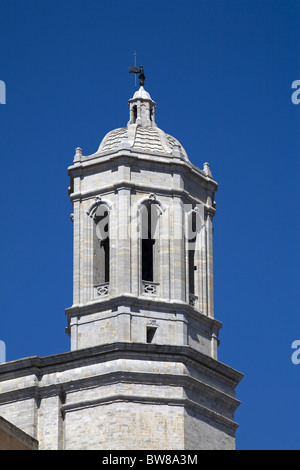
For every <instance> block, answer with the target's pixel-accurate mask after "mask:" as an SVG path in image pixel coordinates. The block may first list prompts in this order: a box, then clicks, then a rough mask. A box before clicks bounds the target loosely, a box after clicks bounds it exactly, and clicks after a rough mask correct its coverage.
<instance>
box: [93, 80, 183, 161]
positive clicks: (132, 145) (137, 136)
mask: <svg viewBox="0 0 300 470" xmlns="http://www.w3.org/2000/svg"><path fill="white" fill-rule="evenodd" d="M128 104H129V108H130V118H129V121H128V124H127V127H121V128H118V129H114V130H112V131H110V132H108V133H107V134H106V136H105V137H104V139H103V140H102V142H101V144H100V146H99V149H98V152H97V153H99V152H100V153H101V152H111V151H114V150H118V149H120V148H128V149H132V150H134V151H142V152H145V153H147V152H151V153H155V154H163V155H166V154H168V155H169V156H170V157H172V156H176V157H179V158H182V159H183V160H187V161H189V159H188V156H187V153H186V151H185V149H184V148H183V146H182V145H181V143H180V142H179V141H178V140H177V139H175V137H172V136H171V135H169V134H166V133H165V132H164V131H163V130H162V129H160V128H159V127H158V126H157V124H156V123H155V107H156V103H155V102H154V101H153V100H152V99H151V96H150V94H149V93H148V92H147V91H146V90H145V89H144V87H143V86H141V87H140V88H139V90H137V91H136V92H135V93H134V95H133V97H132V98H131V99H130V100H129V102H128Z"/></svg>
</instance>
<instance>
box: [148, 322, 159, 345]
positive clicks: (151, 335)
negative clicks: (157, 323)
mask: <svg viewBox="0 0 300 470" xmlns="http://www.w3.org/2000/svg"><path fill="white" fill-rule="evenodd" d="M156 330H157V328H155V327H153V326H147V343H152V341H153V338H154V336H155V333H156Z"/></svg>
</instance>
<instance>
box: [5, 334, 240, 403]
mask: <svg viewBox="0 0 300 470" xmlns="http://www.w3.org/2000/svg"><path fill="white" fill-rule="evenodd" d="M145 355H146V356H147V357H148V358H149V359H148V360H152V361H155V360H159V361H171V362H174V361H175V362H178V361H181V362H183V363H185V362H187V363H190V364H191V365H193V366H194V367H196V368H197V367H201V368H204V369H205V370H207V371H209V372H210V374H213V375H216V376H219V377H220V378H221V379H222V380H225V381H227V382H228V383H231V385H233V386H234V387H235V386H237V385H238V383H239V382H240V380H241V379H242V378H243V374H242V373H240V372H238V371H237V370H235V369H232V368H231V367H229V366H227V365H226V364H223V363H222V362H220V361H218V360H216V359H213V358H212V357H210V356H208V355H206V354H203V353H201V352H200V351H196V350H194V349H193V348H191V347H190V346H178V345H159V344H148V343H132V342H118V343H110V344H104V345H100V346H94V347H91V348H85V349H79V350H76V351H69V352H65V353H60V354H55V355H52V356H45V357H40V356H32V357H27V358H23V359H17V360H15V361H10V362H6V363H3V364H0V383H1V382H2V381H7V380H9V379H15V378H16V377H22V376H29V375H33V376H35V377H37V381H38V380H40V378H41V377H42V376H43V375H44V374H47V373H52V372H59V371H62V370H65V369H66V368H70V369H72V368H74V367H80V366H86V365H87V364H88V363H95V361H96V362H97V361H100V362H104V361H111V360H114V359H128V358H131V357H132V358H135V359H136V358H138V357H139V356H141V357H143V358H144V357H145ZM35 385H36V384H35ZM32 386H33V388H34V385H33V384H32V385H31V387H32ZM9 393H11V392H9ZM0 395H2V393H1V394H0Z"/></svg>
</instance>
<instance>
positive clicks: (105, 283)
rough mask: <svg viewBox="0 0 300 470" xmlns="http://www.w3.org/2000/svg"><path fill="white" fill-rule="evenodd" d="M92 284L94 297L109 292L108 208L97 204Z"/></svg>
mask: <svg viewBox="0 0 300 470" xmlns="http://www.w3.org/2000/svg"><path fill="white" fill-rule="evenodd" d="M93 219H94V226H93V284H94V289H95V295H96V297H103V296H104V295H107V294H108V293H109V281H110V238H109V209H108V207H107V206H106V205H105V204H99V205H98V206H97V208H96V210H95V211H94V214H93Z"/></svg>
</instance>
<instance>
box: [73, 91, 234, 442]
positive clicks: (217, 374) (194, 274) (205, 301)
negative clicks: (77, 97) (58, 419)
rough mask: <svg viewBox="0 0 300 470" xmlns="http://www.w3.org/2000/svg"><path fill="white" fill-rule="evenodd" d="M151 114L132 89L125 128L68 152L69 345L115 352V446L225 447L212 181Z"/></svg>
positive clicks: (225, 373)
mask: <svg viewBox="0 0 300 470" xmlns="http://www.w3.org/2000/svg"><path fill="white" fill-rule="evenodd" d="M155 109H156V103H155V102H154V101H153V100H152V98H151V97H150V95H149V93H148V92H147V91H145V89H144V87H143V86H141V87H140V89H139V90H138V91H136V92H135V93H134V96H133V97H132V98H131V99H130V100H129V121H128V123H127V126H126V127H123V128H118V129H115V130H113V131H110V132H108V134H107V135H106V136H105V137H104V139H103V140H102V142H101V144H100V146H99V148H98V151H97V152H96V153H94V154H93V155H89V156H83V155H82V151H81V149H80V148H78V149H76V154H75V158H74V163H73V165H72V166H71V167H70V168H69V175H70V179H71V186H70V197H71V201H72V203H73V214H72V220H73V223H74V300H73V306H72V307H71V308H69V309H67V311H66V313H67V316H68V333H69V335H70V338H71V350H78V349H82V348H89V347H93V346H99V345H107V344H110V345H112V344H122V348H125V350H126V354H125V356H126V361H127V362H126V365H125V367H124V368H122V374H123V377H124V378H125V382H126V390H127V395H126V400H125V401H122V399H121V398H120V397H119V394H117V395H118V400H119V399H120V401H118V403H119V404H118V405H117V404H116V402H115V403H114V404H113V405H109V406H110V407H113V408H115V407H116V408H117V409H118V411H117V412H116V414H115V417H116V419H117V421H118V420H119V419H124V418H125V421H126V423H128V425H127V428H126V432H124V430H125V428H124V427H123V434H122V436H123V437H120V438H119V439H120V443H119V445H120V446H124V445H125V442H126V445H127V446H129V447H130V445H138V446H140V447H141V448H142V447H144V446H146V447H147V446H148V445H149V447H151V446H154V447H155V446H158V445H163V447H164V446H165V447H167V448H169V447H170V446H171V447H173V448H184V447H187V448H198V447H200V448H202V447H214V446H215V447H222V446H225V447H229V448H231V447H234V430H235V428H236V425H235V423H234V421H233V412H234V409H235V408H236V407H237V405H238V402H237V401H236V400H235V398H234V387H235V385H236V384H237V382H238V381H239V379H240V375H239V374H238V373H237V374H236V373H233V371H232V370H231V371H230V372H229V369H227V368H226V367H225V366H224V365H223V364H220V363H219V362H218V361H217V345H218V333H219V329H220V327H221V323H220V322H219V321H218V320H216V319H215V318H214V304H213V248H212V246H213V244H212V239H213V229H212V219H213V216H214V215H215V202H214V194H215V191H216V190H217V183H216V182H215V181H214V180H213V179H212V174H211V171H210V167H209V164H208V163H205V164H204V166H203V169H202V170H200V169H198V168H197V167H196V166H194V165H193V164H192V163H191V162H190V160H189V158H188V156H187V154H186V152H185V150H184V148H183V146H182V145H181V144H180V142H178V140H177V139H176V138H174V137H172V136H170V135H168V134H166V133H165V132H164V131H163V130H161V129H160V128H159V127H158V126H157V124H156V122H155ZM132 374H133V375H134V379H132V378H131V377H132ZM233 377H234V378H233ZM123 387H125V386H123ZM120 403H122V404H120ZM109 406H107V407H106V409H108V408H109ZM133 410H134V412H133ZM103 411H104V410H102V413H103ZM134 423H135V424H134ZM162 423H163V424H162ZM150 429H151V431H150ZM162 429H163V430H164V431H163V436H164V438H163V437H162V434H161V432H162ZM174 429H176V431H174ZM112 435H114V438H113V440H114V442H117V440H116V435H115V434H114V433H113V432H112ZM162 439H163V440H162ZM130 442H131V444H129V443H130ZM146 442H147V443H148V444H146ZM134 443H135V444H134ZM137 443H138V444H137Z"/></svg>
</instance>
